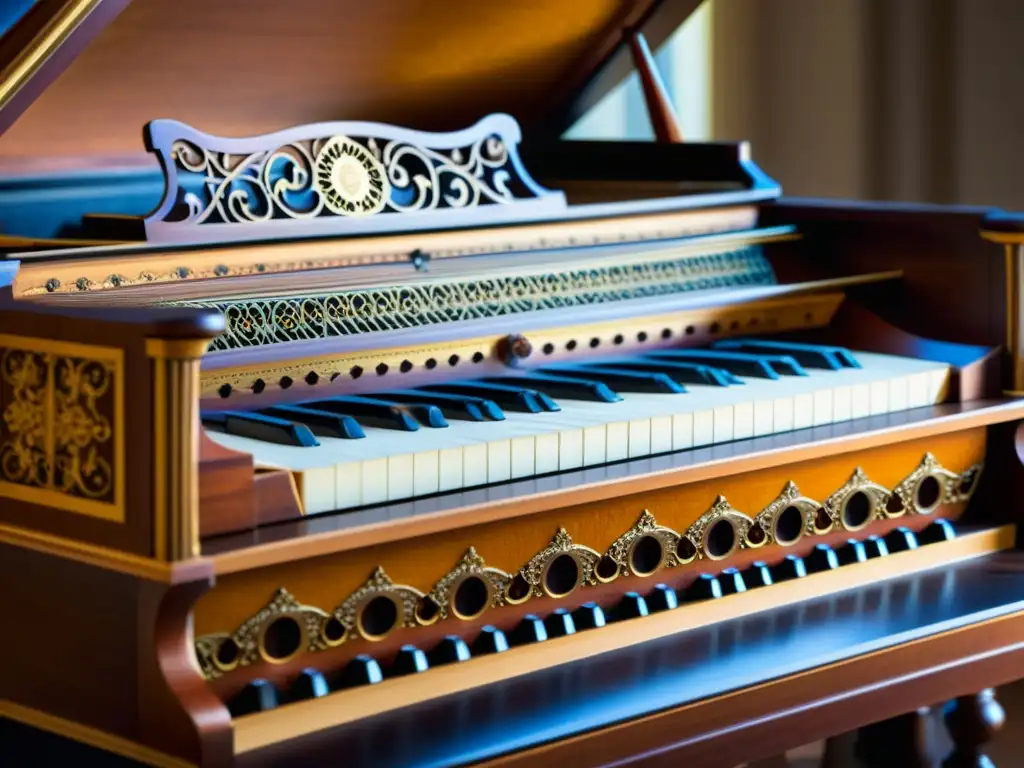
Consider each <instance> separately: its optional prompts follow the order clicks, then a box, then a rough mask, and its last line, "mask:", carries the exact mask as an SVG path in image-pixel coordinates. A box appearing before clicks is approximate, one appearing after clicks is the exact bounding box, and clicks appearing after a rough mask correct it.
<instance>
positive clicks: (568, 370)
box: [540, 365, 686, 395]
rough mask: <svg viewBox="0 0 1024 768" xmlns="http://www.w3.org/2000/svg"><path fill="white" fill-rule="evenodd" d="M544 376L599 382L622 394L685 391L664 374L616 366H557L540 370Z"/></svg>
mask: <svg viewBox="0 0 1024 768" xmlns="http://www.w3.org/2000/svg"><path fill="white" fill-rule="evenodd" d="M540 372H541V373H543V374H545V375H552V376H559V377H563V378H564V377H568V378H570V379H577V378H578V379H584V380H590V381H599V382H601V383H602V384H604V385H605V386H607V387H615V388H616V389H621V390H622V391H624V392H643V393H653V394H666V393H667V394H672V395H675V394H680V393H682V392H685V391H686V387H683V386H681V385H679V384H677V383H676V382H675V381H673V380H672V379H671V378H670V377H668V376H666V375H665V374H664V373H656V372H651V371H630V370H628V369H626V368H621V367H618V366H614V367H613V366H605V365H602V366H590V365H559V366H553V367H551V368H541V370H540Z"/></svg>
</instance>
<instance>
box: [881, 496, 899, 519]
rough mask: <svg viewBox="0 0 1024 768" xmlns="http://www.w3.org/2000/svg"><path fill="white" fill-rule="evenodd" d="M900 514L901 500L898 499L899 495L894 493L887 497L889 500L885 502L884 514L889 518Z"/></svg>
mask: <svg viewBox="0 0 1024 768" xmlns="http://www.w3.org/2000/svg"><path fill="white" fill-rule="evenodd" d="M902 512H903V499H901V498H900V495H899V494H898V493H894V494H893V495H892V496H890V497H889V500H888V501H887V502H885V513H886V514H887V515H889V516H890V517H895V516H896V515H898V514H900V513H902Z"/></svg>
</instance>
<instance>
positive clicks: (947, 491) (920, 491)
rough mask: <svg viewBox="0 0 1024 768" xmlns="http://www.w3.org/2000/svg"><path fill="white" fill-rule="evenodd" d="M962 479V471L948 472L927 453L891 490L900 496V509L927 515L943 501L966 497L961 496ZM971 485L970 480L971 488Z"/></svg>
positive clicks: (950, 501)
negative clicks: (960, 473)
mask: <svg viewBox="0 0 1024 768" xmlns="http://www.w3.org/2000/svg"><path fill="white" fill-rule="evenodd" d="M972 469H973V468H972ZM967 471H968V472H970V471H971V470H970V469H969V470H967ZM965 474H966V473H965ZM962 481H963V476H962V475H958V474H957V473H956V472H950V471H949V470H948V469H946V468H945V467H943V466H942V465H941V464H940V463H939V461H938V459H936V458H935V456H933V455H932V454H931V453H926V454H925V455H924V457H923V458H922V459H921V463H920V464H918V465H917V467H916V468H915V469H914V471H913V472H911V473H910V474H909V475H907V476H906V477H905V478H904V479H903V480H901V481H900V482H899V484H897V486H896V487H895V488H894V489H893V494H894V495H895V496H896V497H898V498H899V501H900V504H899V506H900V510H899V511H900V513H902V512H903V511H904V510H906V511H907V512H909V513H910V514H913V515H930V514H931V513H932V512H934V511H935V510H936V509H938V508H939V507H940V506H942V505H943V504H949V503H952V502H954V501H959V500H966V499H965V498H964V499H961V496H962V494H961V491H960V486H961V483H962ZM973 485H974V483H973V482H972V483H971V486H972V490H973ZM968 496H969V494H968ZM890 506H893V505H890Z"/></svg>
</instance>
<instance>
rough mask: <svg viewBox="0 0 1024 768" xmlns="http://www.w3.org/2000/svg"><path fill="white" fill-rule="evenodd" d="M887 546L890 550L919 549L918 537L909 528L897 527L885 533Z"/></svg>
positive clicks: (906, 550)
mask: <svg viewBox="0 0 1024 768" xmlns="http://www.w3.org/2000/svg"><path fill="white" fill-rule="evenodd" d="M885 546H886V547H887V548H888V550H889V551H890V552H909V551H910V550H911V549H917V537H916V536H914V532H913V531H912V530H910V529H909V528H896V529H894V530H891V531H889V533H887V534H886V535H885Z"/></svg>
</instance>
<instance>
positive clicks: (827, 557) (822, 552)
mask: <svg viewBox="0 0 1024 768" xmlns="http://www.w3.org/2000/svg"><path fill="white" fill-rule="evenodd" d="M804 565H805V566H806V568H807V572H808V573H821V572H822V571H831V570H834V569H836V568H838V567H839V558H838V557H837V556H836V553H835V552H834V551H833V549H832V547H830V546H829V545H828V544H819V545H818V546H816V547H815V548H814V551H813V552H811V554H809V555H808V556H807V557H805V558H804Z"/></svg>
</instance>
